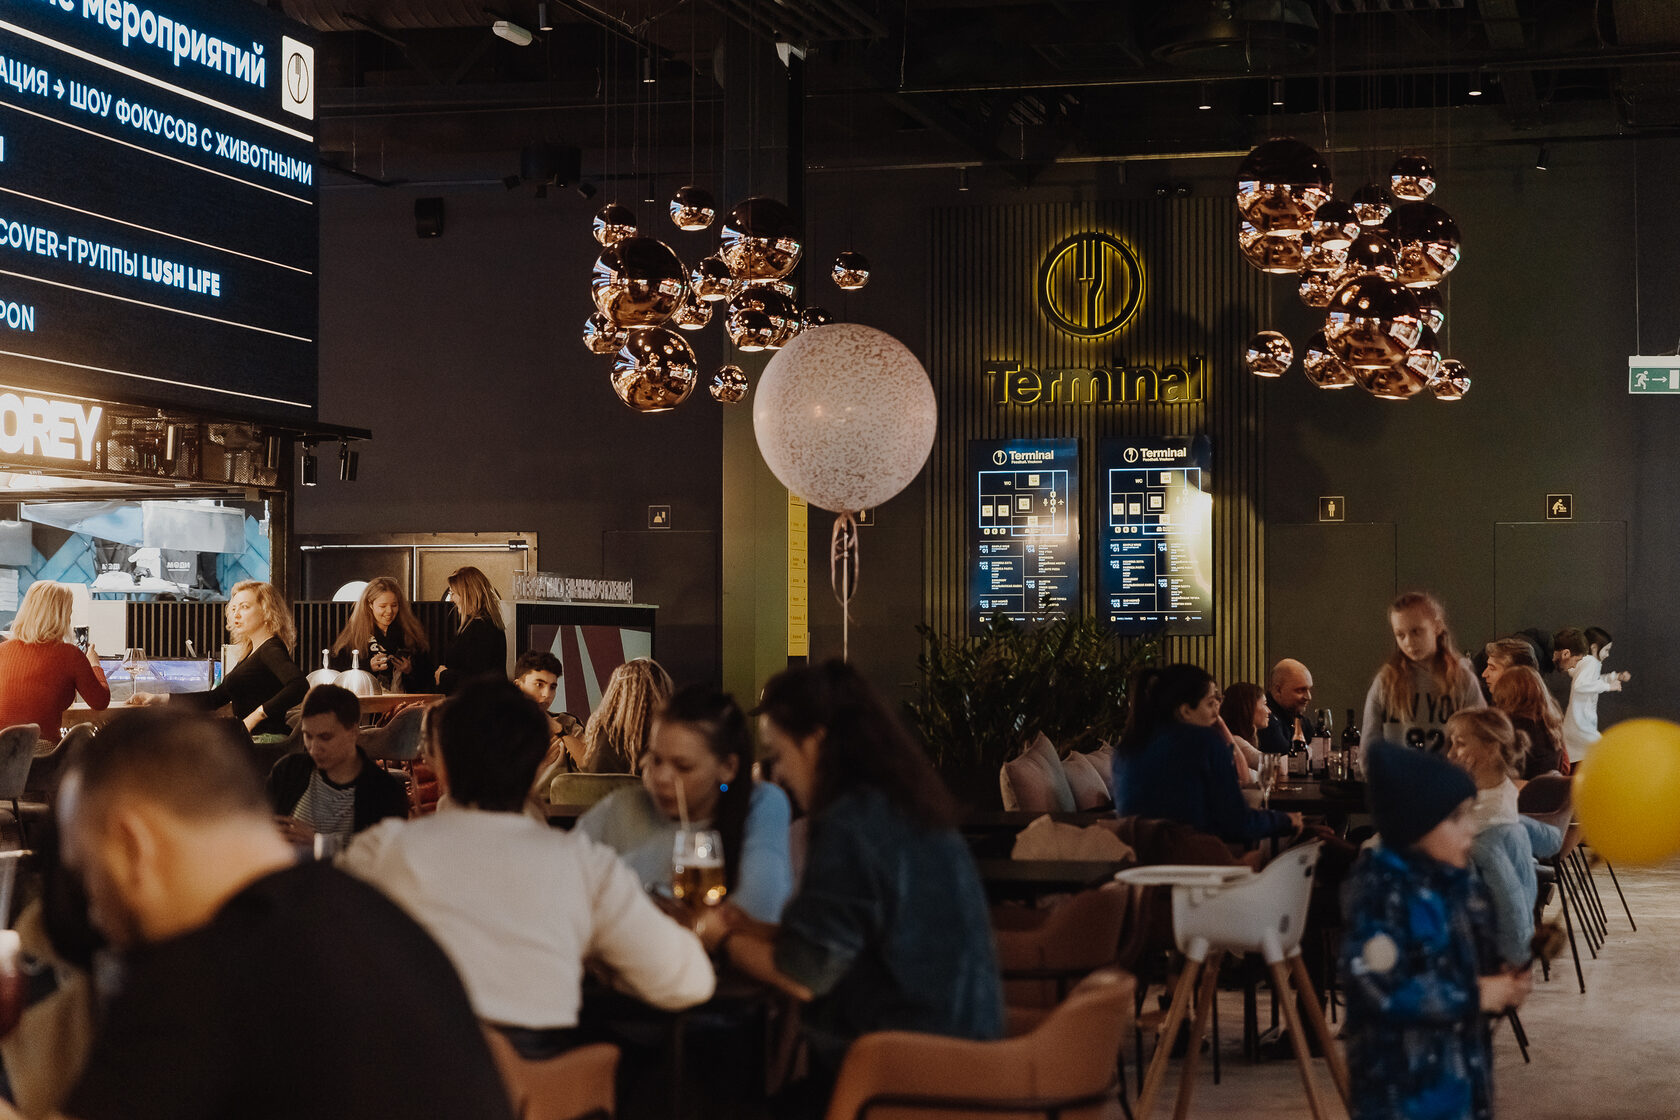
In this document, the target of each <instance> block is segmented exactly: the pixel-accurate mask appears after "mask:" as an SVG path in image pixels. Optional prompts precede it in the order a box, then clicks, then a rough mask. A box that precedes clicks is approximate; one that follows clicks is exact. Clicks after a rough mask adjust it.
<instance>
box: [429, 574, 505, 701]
mask: <svg viewBox="0 0 1680 1120" xmlns="http://www.w3.org/2000/svg"><path fill="white" fill-rule="evenodd" d="M449 601H450V602H451V603H453V604H454V605H455V631H454V637H453V638H451V639H450V641H449V642H448V643H447V644H446V645H445V646H444V647H443V653H442V654H441V655H440V656H439V657H438V667H437V683H438V688H440V689H441V690H442V691H444V692H454V691H455V690H456V689H458V688H460V687H461V685H462V684H463V683H464V682H466V681H468V680H471V679H472V678H473V677H480V676H484V675H486V674H489V673H494V674H495V675H496V676H498V677H505V676H506V675H507V632H506V631H504V630H503V629H502V597H501V596H500V595H498V594H496V589H495V588H494V587H492V586H490V580H489V577H487V576H486V575H485V574H484V573H483V572H481V571H479V570H478V569H477V568H472V567H467V568H457V569H456V570H455V572H454V574H453V575H451V576H450V577H449Z"/></svg>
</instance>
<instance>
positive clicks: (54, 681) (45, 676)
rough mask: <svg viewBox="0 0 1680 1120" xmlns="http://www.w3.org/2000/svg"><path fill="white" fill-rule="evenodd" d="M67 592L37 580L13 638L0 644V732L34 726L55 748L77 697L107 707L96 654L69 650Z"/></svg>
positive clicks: (108, 691)
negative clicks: (24, 725) (16, 726)
mask: <svg viewBox="0 0 1680 1120" xmlns="http://www.w3.org/2000/svg"><path fill="white" fill-rule="evenodd" d="M73 604H74V599H73V598H72V597H71V594H70V589H69V588H68V587H66V586H64V585H63V584H62V583H54V582H53V581H52V580H50V579H38V580H36V581H35V582H34V583H32V584H30V585H29V590H28V591H26V592H24V595H23V603H22V604H21V605H20V606H19V607H18V613H17V618H16V619H15V620H13V622H12V637H11V639H10V640H9V641H5V642H0V727H12V726H14V725H16V724H20V723H33V724H35V725H36V726H38V727H39V728H40V729H41V739H42V740H43V741H44V742H48V743H56V742H57V741H58V735H59V731H60V729H61V728H62V726H63V723H64V709H66V708H68V707H69V706H70V704H71V703H72V702H73V701H74V700H75V699H76V694H77V693H81V696H82V699H83V700H84V701H86V702H87V706H88V707H90V708H93V709H94V710H96V711H97V710H100V709H103V708H105V707H106V706H107V705H109V704H110V703H111V689H110V687H109V686H107V685H106V683H105V671H104V670H103V669H101V668H100V667H99V652H98V651H97V650H95V649H94V648H93V645H92V643H89V644H88V648H87V652H86V653H85V654H84V653H83V652H82V651H81V650H79V649H77V648H76V647H75V646H73V645H71V644H70V643H69V642H68V641H67V640H66V639H68V638H69V637H70V610H71V607H72V605H73Z"/></svg>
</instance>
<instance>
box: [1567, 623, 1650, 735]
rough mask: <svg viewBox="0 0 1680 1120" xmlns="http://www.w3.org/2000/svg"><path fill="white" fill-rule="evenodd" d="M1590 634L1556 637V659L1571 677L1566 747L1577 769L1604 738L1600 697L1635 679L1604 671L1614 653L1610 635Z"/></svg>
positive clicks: (1595, 631)
mask: <svg viewBox="0 0 1680 1120" xmlns="http://www.w3.org/2000/svg"><path fill="white" fill-rule="evenodd" d="M1590 633H1591V634H1592V635H1593V637H1594V638H1596V639H1598V640H1597V641H1589V640H1588V637H1587V633H1583V632H1582V631H1580V630H1577V629H1575V628H1574V627H1570V628H1568V629H1566V630H1559V631H1558V632H1557V633H1556V634H1555V635H1553V636H1552V650H1553V652H1552V660H1553V661H1555V662H1556V663H1557V667H1558V668H1559V669H1562V670H1563V671H1564V672H1566V673H1568V674H1569V705H1568V707H1567V708H1565V709H1564V713H1563V745H1564V748H1565V749H1566V750H1568V752H1569V763H1570V765H1571V766H1573V765H1574V764H1575V763H1577V762H1580V761H1581V760H1582V759H1584V758H1586V757H1587V751H1588V750H1590V749H1591V748H1592V745H1593V744H1594V743H1596V742H1598V740H1599V739H1600V737H1601V736H1600V735H1599V731H1598V697H1599V694H1600V693H1603V692H1620V691H1621V690H1622V685H1623V684H1625V683H1626V682H1628V681H1630V680H1632V679H1633V674H1632V673H1626V672H1623V673H1606V672H1604V660H1603V659H1604V657H1605V656H1607V655H1608V654H1609V653H1610V635H1609V634H1608V633H1607V632H1605V631H1603V630H1600V629H1599V628H1598V627H1596V626H1595V627H1593V628H1592V630H1591V631H1590Z"/></svg>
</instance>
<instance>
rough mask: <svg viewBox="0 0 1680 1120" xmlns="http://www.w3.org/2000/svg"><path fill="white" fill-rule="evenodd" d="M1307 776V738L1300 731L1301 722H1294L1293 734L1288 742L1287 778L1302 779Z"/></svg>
mask: <svg viewBox="0 0 1680 1120" xmlns="http://www.w3.org/2000/svg"><path fill="white" fill-rule="evenodd" d="M1306 776H1307V738H1306V733H1305V732H1303V731H1302V730H1301V721H1300V720H1296V721H1295V733H1294V735H1293V736H1291V738H1290V740H1289V777H1290V778H1291V779H1294V778H1304V777H1306Z"/></svg>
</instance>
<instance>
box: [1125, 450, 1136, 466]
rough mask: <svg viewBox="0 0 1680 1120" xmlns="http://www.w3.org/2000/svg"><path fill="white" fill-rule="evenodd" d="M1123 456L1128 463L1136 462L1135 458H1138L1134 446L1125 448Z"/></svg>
mask: <svg viewBox="0 0 1680 1120" xmlns="http://www.w3.org/2000/svg"><path fill="white" fill-rule="evenodd" d="M1124 458H1125V460H1126V462H1128V463H1135V462H1137V459H1138V456H1137V448H1135V447H1128V448H1126V453H1125V456H1124Z"/></svg>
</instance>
